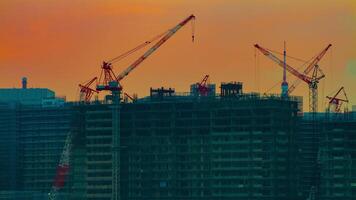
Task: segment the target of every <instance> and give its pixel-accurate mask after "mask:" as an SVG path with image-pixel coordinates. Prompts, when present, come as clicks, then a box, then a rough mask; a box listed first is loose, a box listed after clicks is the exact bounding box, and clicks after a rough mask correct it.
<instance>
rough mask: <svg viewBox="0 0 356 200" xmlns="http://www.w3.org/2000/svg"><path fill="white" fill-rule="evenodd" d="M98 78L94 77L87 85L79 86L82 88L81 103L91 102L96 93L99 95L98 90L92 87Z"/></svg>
mask: <svg viewBox="0 0 356 200" xmlns="http://www.w3.org/2000/svg"><path fill="white" fill-rule="evenodd" d="M97 79H98V78H97V77H94V78H93V79H91V80H90V81H88V82H87V83H83V84H79V88H80V96H79V101H84V102H90V99H91V97H92V96H93V94H94V93H98V91H97V90H95V89H92V88H91V87H90V85H91V84H92V83H94V81H96V80H97Z"/></svg>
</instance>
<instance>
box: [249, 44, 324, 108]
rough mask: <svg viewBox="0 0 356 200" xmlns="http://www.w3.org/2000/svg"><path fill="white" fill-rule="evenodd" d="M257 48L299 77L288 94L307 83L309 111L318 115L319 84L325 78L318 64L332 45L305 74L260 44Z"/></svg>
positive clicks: (319, 55)
mask: <svg viewBox="0 0 356 200" xmlns="http://www.w3.org/2000/svg"><path fill="white" fill-rule="evenodd" d="M254 46H255V48H257V49H258V50H260V51H261V52H262V53H263V55H265V56H267V57H268V58H270V59H271V60H273V61H274V62H276V63H277V64H278V65H279V66H281V67H283V68H285V69H286V70H287V71H288V72H289V73H291V74H292V75H294V76H295V77H297V78H298V79H297V81H295V82H294V83H293V84H292V85H291V87H289V89H288V94H290V93H291V92H293V91H294V89H295V88H296V86H297V85H298V84H299V83H300V82H301V81H304V82H305V83H307V84H308V86H309V111H310V112H312V113H316V112H317V111H318V83H319V81H320V80H321V79H323V78H324V77H325V75H324V73H323V72H322V71H321V69H320V68H319V66H318V62H319V61H320V60H321V58H322V57H323V56H324V55H325V53H326V52H327V51H328V49H329V48H330V47H331V44H329V45H328V46H327V47H326V48H325V49H324V50H323V51H322V52H321V53H319V54H318V56H316V57H315V58H314V59H313V60H312V62H311V63H310V64H309V65H308V67H307V68H306V69H305V70H304V72H303V73H300V72H298V70H296V69H295V68H293V67H291V66H290V65H288V64H287V63H285V62H284V61H283V60H281V59H279V58H278V57H277V56H275V55H273V53H272V52H270V51H269V50H267V49H265V48H263V47H261V46H259V45H258V44H255V45H254ZM312 70H313V72H312V75H311V76H310V75H309V73H310V72H311V71H312Z"/></svg>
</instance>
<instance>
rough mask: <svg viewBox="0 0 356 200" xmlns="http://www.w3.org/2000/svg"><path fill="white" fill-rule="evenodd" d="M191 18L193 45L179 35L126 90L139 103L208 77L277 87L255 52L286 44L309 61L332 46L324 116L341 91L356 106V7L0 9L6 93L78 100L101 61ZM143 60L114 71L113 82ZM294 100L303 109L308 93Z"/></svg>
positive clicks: (84, 4) (64, 5) (225, 0)
mask: <svg viewBox="0 0 356 200" xmlns="http://www.w3.org/2000/svg"><path fill="white" fill-rule="evenodd" d="M190 14H195V15H196V16H197V20H196V42H195V43H192V42H191V39H190V35H191V26H190V25H187V26H186V27H184V28H183V29H181V30H180V31H179V32H178V33H177V34H176V35H175V36H173V37H172V38H171V39H170V40H169V41H168V42H167V43H166V44H164V45H163V46H162V47H161V48H160V49H159V50H158V51H157V52H156V53H154V54H153V55H152V56H151V57H150V58H148V59H147V60H146V61H145V62H144V63H142V64H141V65H140V66H139V68H137V69H136V70H135V71H134V72H133V73H131V74H130V75H129V76H128V77H126V79H125V80H123V81H122V85H123V86H124V90H125V92H127V93H129V94H132V93H138V96H139V97H142V96H144V95H147V94H148V91H149V87H160V86H166V87H174V88H176V90H177V91H188V90H189V84H191V83H193V82H197V81H198V80H200V79H202V77H203V76H204V75H205V74H209V75H210V76H211V81H212V82H215V83H220V82H221V81H233V80H235V81H242V82H244V88H245V91H247V92H249V91H259V92H265V91H266V90H268V89H270V88H271V87H272V86H273V85H275V84H276V83H277V82H279V81H280V80H281V78H282V70H281V68H280V67H278V66H276V64H274V63H273V62H272V61H270V60H269V59H268V58H266V57H264V56H263V55H261V54H258V55H257V57H255V49H254V47H253V44H254V43H258V44H260V45H261V46H263V47H267V48H269V49H274V50H277V51H280V52H281V51H282V50H283V41H284V40H286V41H287V54H289V55H291V56H294V57H298V58H301V59H304V60H308V59H310V58H311V57H313V56H315V55H316V54H317V53H318V52H320V51H321V50H322V49H323V48H325V47H326V46H327V44H329V43H332V44H333V47H332V50H331V51H329V52H328V53H327V54H326V55H325V57H324V59H323V60H322V61H321V62H320V66H321V68H322V70H323V71H324V73H325V74H326V78H325V81H322V83H321V84H320V87H319V88H320V90H319V100H320V101H319V103H320V107H319V108H320V109H321V108H322V107H323V105H324V104H325V98H324V97H325V96H326V95H331V93H332V92H334V91H336V90H337V89H338V88H339V87H340V86H345V88H346V91H347V92H348V95H349V98H350V99H351V104H356V92H355V91H356V1H355V0H313V1H310V0H298V1H286V0H269V1H265V0H189V1H188V0H187V1H183V0H151V1H148V0H146V1H144V0H107V1H104V0H68V1H67V0H61V1H54V0H22V1H19V0H1V1H0V25H1V27H2V28H1V31H0V74H1V80H0V87H20V79H21V77H22V76H27V77H28V79H29V86H30V87H48V88H51V89H53V90H55V91H56V93H57V95H65V96H67V99H69V100H75V99H77V95H78V88H77V84H78V83H82V82H84V81H86V80H88V79H90V78H91V77H94V76H99V73H100V64H101V62H102V61H103V60H107V59H110V58H112V57H115V56H117V55H119V54H121V53H123V52H125V51H127V50H129V49H130V48H132V47H134V46H136V45H137V44H139V43H141V42H143V41H145V40H147V39H149V38H151V37H153V36H155V35H157V34H159V33H162V32H163V31H165V30H167V29H169V28H171V27H173V26H174V25H176V24H177V23H178V22H180V21H181V20H182V19H184V18H185V17H187V16H188V15H190ZM142 53H143V52H142V51H141V52H139V53H138V54H135V55H134V56H132V57H129V58H128V59H127V60H125V61H124V62H122V63H119V64H117V65H115V69H114V70H115V71H116V73H119V72H121V71H122V70H123V69H124V68H125V67H127V66H128V64H130V62H133V61H134V59H135V58H136V57H138V56H140V54H142ZM256 61H258V62H257V63H258V64H257V65H256V64H255V62H256ZM289 62H290V64H291V65H292V66H295V68H300V67H301V65H302V63H300V62H296V61H293V60H289ZM288 78H290V79H289V80H290V82H292V80H294V77H291V76H288ZM271 92H274V93H279V92H280V86H279V85H277V86H276V87H275V88H274V89H272V90H271ZM294 95H303V96H304V97H305V100H304V101H305V104H307V100H308V99H307V95H308V90H307V85H306V84H304V83H301V84H300V85H299V86H298V88H297V89H296V90H295V91H294Z"/></svg>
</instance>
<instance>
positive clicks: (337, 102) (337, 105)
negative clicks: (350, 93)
mask: <svg viewBox="0 0 356 200" xmlns="http://www.w3.org/2000/svg"><path fill="white" fill-rule="evenodd" d="M341 92H343V94H344V98H341V97H338V96H339V94H340V93H341ZM326 98H327V99H329V106H328V111H330V109H331V107H332V106H334V110H333V111H334V112H335V113H340V112H341V106H342V104H343V103H349V99H348V98H347V95H346V91H345V88H344V87H341V88H340V89H339V90H338V91H337V92H336V94H335V95H334V96H332V97H330V96H326Z"/></svg>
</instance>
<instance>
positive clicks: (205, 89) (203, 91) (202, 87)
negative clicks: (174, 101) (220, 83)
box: [197, 75, 210, 96]
mask: <svg viewBox="0 0 356 200" xmlns="http://www.w3.org/2000/svg"><path fill="white" fill-rule="evenodd" d="M208 79H209V75H205V77H204V78H203V80H201V81H200V82H198V83H197V89H198V92H199V94H200V96H207V95H208V93H209V90H210V89H209V86H208V83H207V81H208Z"/></svg>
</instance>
